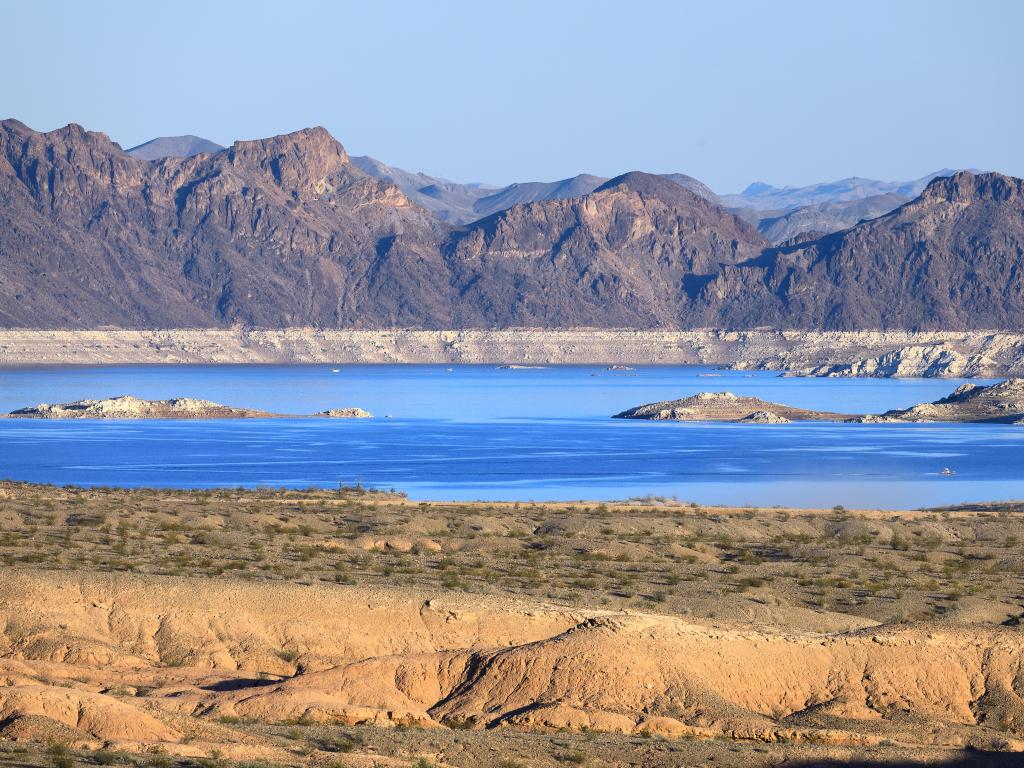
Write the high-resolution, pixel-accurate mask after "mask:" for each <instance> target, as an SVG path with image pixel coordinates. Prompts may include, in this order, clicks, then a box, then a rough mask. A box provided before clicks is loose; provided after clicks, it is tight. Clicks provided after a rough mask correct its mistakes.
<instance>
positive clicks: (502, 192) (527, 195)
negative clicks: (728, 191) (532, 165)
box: [352, 156, 718, 224]
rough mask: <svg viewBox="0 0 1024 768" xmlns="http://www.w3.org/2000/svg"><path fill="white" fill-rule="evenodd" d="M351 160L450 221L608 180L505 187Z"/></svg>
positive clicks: (683, 179) (679, 179)
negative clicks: (461, 182)
mask: <svg viewBox="0 0 1024 768" xmlns="http://www.w3.org/2000/svg"><path fill="white" fill-rule="evenodd" d="M352 163H353V164H354V165H356V166H357V167H359V168H360V169H362V170H363V171H366V173H368V174H370V175H371V176H375V177H376V178H378V179H383V180H385V181H390V182H391V183H392V184H394V185H395V186H396V187H398V188H399V189H401V190H402V192H404V193H405V195H406V197H408V198H409V199H410V200H411V201H412V202H414V203H416V204H417V205H421V206H423V207H424V208H426V209H427V210H428V211H431V212H432V213H434V215H436V216H437V217H438V218H439V219H441V221H446V222H449V223H451V224H469V223H470V222H473V221H476V220H477V219H480V218H483V217H485V216H490V215H491V214H493V213H497V212H498V211H504V210H506V209H508V208H511V207H512V206H513V205H522V204H523V203H538V202H542V201H544V200H566V199H568V198H571V197H580V196H581V195H586V194H589V193H590V192H593V191H594V190H595V189H597V188H598V187H599V186H601V185H602V184H604V183H605V182H606V181H608V179H607V178H605V177H604V176H592V175H590V174H587V173H581V174H579V175H578V176H573V177H572V178H568V179H560V180H558V181H526V182H518V183H515V184H509V185H508V186H507V187H489V186H486V185H483V184H460V183H458V182H454V181H449V180H448V179H443V178H439V177H437V176H428V175H426V174H424V173H411V172H409V171H405V170H402V169H401V168H396V167H394V166H393V165H388V164H386V163H382V162H381V161H380V160H376V159H374V158H372V157H367V156H361V157H353V158H352ZM664 178H666V179H669V180H670V181H673V182H675V183H676V184H679V185H680V186H682V187H686V188H687V189H689V190H690V191H692V192H694V193H696V194H698V195H700V196H701V197H704V198H706V199H708V200H714V201H717V199H718V198H717V196H716V195H715V193H714V192H712V191H711V189H710V188H709V187H708V186H707V185H706V184H704V183H702V182H700V181H698V180H697V179H695V178H693V177H692V176H687V175H686V174H683V173H669V174H665V175H664Z"/></svg>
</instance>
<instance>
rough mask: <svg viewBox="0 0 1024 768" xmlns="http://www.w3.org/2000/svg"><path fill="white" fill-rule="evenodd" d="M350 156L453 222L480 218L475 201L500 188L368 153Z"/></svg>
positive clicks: (363, 166)
mask: <svg viewBox="0 0 1024 768" xmlns="http://www.w3.org/2000/svg"><path fill="white" fill-rule="evenodd" d="M351 160H352V164H353V165H354V166H356V167H357V168H359V169H360V170H362V171H364V172H366V173H368V174H370V175H371V176H373V177H375V178H378V179H381V180H383V181H388V182H391V183H392V184H394V185H395V186H396V187H398V188H399V189H400V190H402V192H403V193H405V196H406V197H408V198H409V200H411V201H412V202H414V203H416V204H417V205H419V206H422V207H423V208H426V209H427V210H428V211H430V212H431V213H433V214H434V215H435V216H436V217H437V218H438V219H440V220H441V221H446V222H448V223H450V224H466V223H468V222H470V221H473V220H475V219H478V218H480V216H479V214H477V213H476V211H475V210H474V208H473V205H474V203H475V202H476V201H477V200H479V199H480V198H482V197H485V196H487V195H490V194H492V193H494V192H495V191H497V190H499V189H500V188H499V187H488V186H485V185H483V184H460V183H458V182H455V181H449V180H448V179H442V178H440V177H438V176H428V175H427V174H425V173H412V172H410V171H405V170H402V169H401V168H395V167H394V166H392V165H388V164H387V163H382V162H381V161H380V160H376V159H374V158H372V157H367V156H366V155H362V156H354V157H352V158H351Z"/></svg>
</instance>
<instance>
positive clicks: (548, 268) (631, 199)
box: [0, 120, 1024, 330]
mask: <svg viewBox="0 0 1024 768" xmlns="http://www.w3.org/2000/svg"><path fill="white" fill-rule="evenodd" d="M595 181H596V177H589V178H585V179H584V178H583V177H577V178H576V179H574V180H569V181H568V182H563V183H556V184H555V185H553V186H552V185H541V186H547V187H549V188H548V189H547V191H546V192H544V195H547V196H551V197H552V199H542V200H536V201H533V202H515V204H512V205H511V207H509V208H506V209H504V210H501V211H499V212H497V213H494V214H491V215H490V216H486V217H484V218H481V219H479V220H477V221H474V222H472V223H470V224H468V225H464V226H461V227H454V226H451V225H448V224H445V223H443V222H441V221H439V220H438V218H437V217H436V215H434V214H432V213H431V212H430V211H428V210H427V209H425V208H423V207H420V206H419V205H416V204H414V203H413V202H411V201H410V199H409V198H408V197H407V196H406V195H405V194H404V193H403V192H402V191H401V190H400V189H399V188H398V187H397V186H395V185H394V184H392V183H390V182H388V181H384V180H382V179H378V178H374V177H373V176H371V175H368V174H367V173H365V172H363V171H362V170H361V169H360V168H358V167H357V166H356V165H355V164H354V163H353V162H352V161H351V160H350V158H349V157H348V154H347V153H346V152H345V149H344V147H342V145H341V144H340V143H338V142H337V141H336V140H335V139H334V138H333V137H331V135H330V134H329V133H327V131H325V130H324V129H322V128H310V129H306V130H302V131H297V132H295V133H292V134H288V135H285V136H276V137H272V138H269V139H263V140H257V141H239V142H235V143H234V144H233V145H232V146H231V147H229V148H227V149H224V150H222V151H219V152H214V153H202V154H198V155H195V156H193V157H186V158H180V157H165V158H163V159H159V160H155V161H152V162H147V161H143V160H139V159H137V158H135V157H133V156H131V155H130V154H128V153H126V152H124V151H123V150H122V149H121V148H120V147H119V146H118V145H117V144H115V143H113V142H111V141H110V140H109V139H108V138H107V137H106V136H105V135H104V134H101V133H92V132H89V131H86V130H84V129H83V128H81V127H79V126H77V125H69V126H67V127H65V128H62V129H60V130H56V131H52V132H49V133H37V132H35V131H32V130H31V129H29V128H27V127H26V126H25V125H23V124H21V123H19V122H18V121H16V120H7V121H4V122H2V123H0V200H2V201H3V205H2V206H0V326H5V327H28V328H98V327H104V326H117V327H127V328H166V327H179V328H181V327H185V328H188V327H223V326H229V325H233V324H240V325H245V326H257V327H271V328H273V327H294V326H312V327H319V328H393V327H406V328H429V329H444V328H507V327H518V326H532V327H552V328H564V327H579V326H597V327H637V328H654V327H664V328H694V327H722V326H725V327H730V328H753V327H761V326H773V327H778V328H820V329H836V330H858V329H881V328H905V329H910V330H914V329H946V330H961V329H993V328H996V329H1007V330H1010V329H1019V328H1020V327H1021V326H1022V321H1021V319H1022V318H1024V312H1022V310H1024V298H1022V296H1024V290H1022V289H1024V285H1022V277H1021V275H1022V269H1021V268H1022V258H1024V256H1022V254H1024V202H1022V200H1024V195H1022V188H1021V185H1022V184H1024V182H1022V181H1021V180H1020V179H1014V178H1010V177H1006V176H1001V175H999V174H980V175H975V174H971V173H968V172H962V173H958V174H956V175H955V176H952V177H947V178H940V179H936V180H934V181H932V183H931V184H929V186H928V187H927V189H926V190H925V191H924V193H923V194H922V195H921V196H920V197H919V198H918V199H915V200H913V201H912V202H909V203H907V204H905V205H903V206H902V207H900V208H898V209H897V210H895V211H893V212H891V213H889V214H887V215H885V216H882V217H880V218H877V219H873V220H870V221H866V222H863V223H860V224H857V225H855V226H853V227H852V228H850V229H847V230H846V231H843V232H838V233H835V234H832V235H826V236H823V237H818V238H817V239H813V238H809V237H808V236H806V235H805V236H803V237H797V238H793V239H791V240H790V241H789V243H788V244H787V245H785V246H782V247H775V248H772V247H769V243H768V241H767V240H766V239H765V238H764V237H763V236H762V235H761V234H760V233H759V232H758V231H757V230H756V229H755V228H754V227H753V226H751V225H750V224H748V223H747V222H745V221H743V220H741V219H740V218H738V217H737V216H735V215H733V214H732V213H730V212H729V211H727V210H726V209H724V208H723V207H721V206H720V205H719V204H717V202H716V199H715V198H713V197H711V198H709V197H708V195H709V194H710V190H706V188H703V187H702V186H701V185H699V182H696V181H695V180H693V179H689V177H676V176H670V177H662V176H655V175H651V174H645V173H638V172H634V173H628V174H624V175H623V176H619V177H616V178H615V179H612V180H610V181H607V182H604V183H602V184H600V186H597V187H596V188H594V189H593V190H592V191H589V192H588V193H587V194H582V195H579V194H577V192H578V191H579V189H587V188H588V187H590V185H591V184H593V183H594V182H595ZM684 182H685V185H684ZM579 185H582V187H580V186H579ZM527 186H529V185H519V193H521V196H523V197H525V198H529V197H531V196H532V195H534V193H536V190H533V191H532V192H531V191H530V190H529V189H527V190H525V191H524V190H523V189H522V188H523V187H527ZM692 190H696V191H692ZM481 191H482V192H488V191H487V190H481ZM424 194H425V193H424ZM488 194H490V195H492V196H493V194H494V193H490V192H488ZM561 195H568V196H567V197H561ZM487 196H488V195H487V194H484V195H481V197H480V198H478V199H476V200H475V202H474V203H473V205H474V206H475V205H476V204H477V203H480V201H481V200H485V199H486V198H487ZM513 198H515V195H511V193H509V195H507V196H506V198H505V202H512V201H513ZM862 202H863V201H862ZM502 204H504V203H502ZM811 223H812V224H815V223H816V220H815V221H812V222H811Z"/></svg>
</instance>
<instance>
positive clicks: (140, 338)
mask: <svg viewBox="0 0 1024 768" xmlns="http://www.w3.org/2000/svg"><path fill="white" fill-rule="evenodd" d="M188 363H191V364H260V363H263V364H289V363H294V364H303V363H305V364H308V363H335V364H363V363H392V364H394V363H427V364H430V363H434V364H456V363H464V364H495V365H500V364H527V365H541V364H544V365H558V364H595V365H598V364H600V365H608V364H625V365H658V364H666V365H672V364H674V365H714V366H722V367H727V368H733V369H738V370H766V371H779V372H787V373H794V374H797V375H813V376H859V377H920V376H923V377H951V378H974V377H998V376H1011V375H1015V374H1021V373H1024V334H1011V333H1002V332H997V331H779V330H765V329H760V330H749V331H722V330H710V329H702V330H688V331H672V330H632V329H597V328H571V329H558V330H542V329H536V328H518V329H504V330H434V331H424V330H412V329H389V330H354V329H343V330H317V329H312V328H283V329H252V328H240V327H236V328H212V329H163V330H125V329H103V330H57V329H54V330H46V329H25V328H21V329H5V330H0V366H38V365H103V364H107V365H118V364H122V365H124V364H188Z"/></svg>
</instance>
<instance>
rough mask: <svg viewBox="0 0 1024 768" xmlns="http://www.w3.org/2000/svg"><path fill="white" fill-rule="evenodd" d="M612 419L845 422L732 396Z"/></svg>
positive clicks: (702, 397)
mask: <svg viewBox="0 0 1024 768" xmlns="http://www.w3.org/2000/svg"><path fill="white" fill-rule="evenodd" d="M612 418H615V419H647V420H649V421H735V422H747V423H754V424H788V423H789V422H791V421H845V420H847V419H849V418H851V417H850V416H849V415H846V414H841V413H827V412H824V411H810V410H807V409H805V408H793V407H792V406H788V405H780V404H779V403H770V402H768V401H767V400H761V399H759V398H757V397H740V396H739V395H734V394H733V393H732V392H699V393H697V394H696V395H692V396H691V397H684V398H682V399H680V400H663V401H661V402H658V403H648V404H646V405H639V406H637V407H636V408H630V409H629V410H627V411H623V412H622V413H617V414H615V416H613V417H612Z"/></svg>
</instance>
